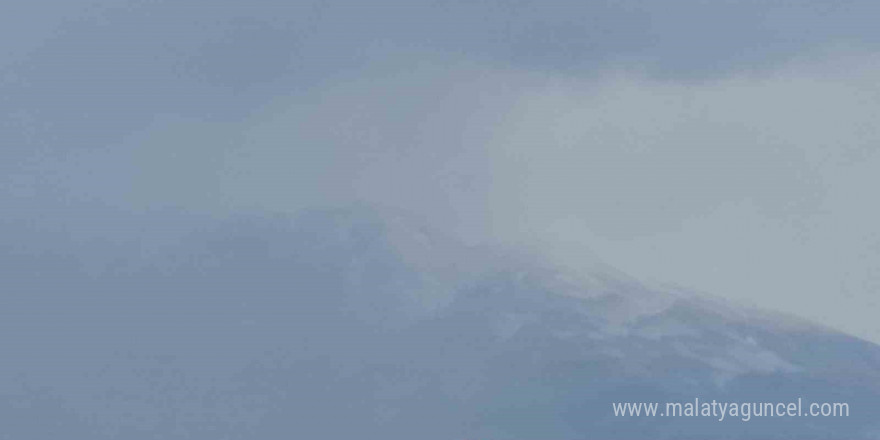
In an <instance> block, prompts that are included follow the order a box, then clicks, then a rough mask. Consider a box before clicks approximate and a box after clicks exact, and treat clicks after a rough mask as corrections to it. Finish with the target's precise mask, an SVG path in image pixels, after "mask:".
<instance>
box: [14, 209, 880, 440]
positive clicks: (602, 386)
mask: <svg viewBox="0 0 880 440" xmlns="http://www.w3.org/2000/svg"><path fill="white" fill-rule="evenodd" d="M126 222H128V223H131V222H132V219H127V220H126ZM138 222H141V224H143V225H145V227H144V228H143V229H137V230H134V231H128V232H124V233H121V234H120V235H117V236H115V238H113V239H109V238H106V236H104V238H103V239H102V238H101V237H102V235H101V234H96V235H94V236H91V237H86V238H82V237H80V238H79V239H77V240H67V241H65V240H66V239H65V238H63V237H70V236H73V235H72V234H66V233H63V232H62V233H59V234H57V235H53V236H52V237H53V238H52V240H46V239H45V236H46V235H45V233H44V232H41V231H34V230H33V229H29V228H28V227H21V229H22V230H21V233H20V234H17V235H16V236H14V237H13V236H10V237H9V238H10V241H9V243H11V244H10V245H8V246H7V247H6V248H4V255H3V261H4V262H6V263H9V264H7V265H6V266H5V267H7V268H14V269H15V270H7V272H6V273H4V276H5V277H6V279H7V280H9V281H10V286H12V287H11V288H10V289H9V290H7V291H6V293H4V295H3V299H4V306H3V308H2V313H3V316H2V323H3V324H2V326H3V332H2V336H0V343H2V347H3V350H4V356H3V359H5V360H6V362H4V364H3V365H2V366H0V371H2V373H3V375H2V377H3V379H2V380H0V392H2V394H3V396H4V399H3V400H2V402H0V417H2V419H3V420H4V421H11V422H4V423H5V425H4V429H3V431H4V433H3V434H2V435H5V436H6V437H5V438H16V439H18V438H52V437H57V436H59V435H64V436H66V437H71V436H74V437H83V438H86V437H88V438H97V439H100V438H127V439H134V440H137V439H148V438H163V439H173V438H193V439H202V438H204V439H209V438H210V439H216V438H282V437H285V438H353V437H358V438H392V439H397V438H399V439H408V438H422V439H450V438H482V439H536V438H541V439H583V438H602V439H610V438H627V439H633V438H877V436H878V433H880V425H878V424H877V423H876V420H878V419H877V417H876V414H875V413H872V411H874V410H875V409H876V408H877V403H878V399H880V397H878V396H880V347H877V346H876V345H873V344H870V343H867V342H864V341H861V340H858V339H856V338H852V337H849V336H846V335H843V334H840V333H836V332H834V331H831V330H828V329H825V328H822V327H820V326H816V325H813V324H810V323H808V322H805V321H801V320H798V319H795V318H790V317H785V316H781V315H776V314H773V313H767V312H762V311H757V310H749V309H745V308H742V307H738V306H735V305H730V304H726V303H724V302H722V301H720V300H717V299H712V298H708V297H704V296H700V295H697V294H692V293H688V292H684V291H678V290H668V289H665V290H664V289H655V288H652V287H650V286H646V285H643V284H642V283H639V282H638V281H636V280H633V279H631V278H628V277H626V276H624V275H621V274H619V273H617V272H614V271H611V270H606V269H604V268H602V267H600V266H596V267H587V268H584V270H583V271H578V272H576V273H573V272H572V271H570V270H563V269H560V268H556V267H554V266H553V265H551V264H548V263H546V262H543V261H542V260H541V259H539V258H536V257H533V256H530V255H528V254H525V253H520V252H517V251H512V250H510V249H502V248H483V249H472V248H467V247H464V246H461V245H458V244H456V243H455V242H454V241H453V240H450V239H449V238H446V237H444V236H442V235H441V234H437V233H435V232H432V231H429V230H427V229H425V228H422V227H420V226H418V225H416V224H415V222H413V221H412V220H411V219H407V218H405V217H403V216H397V215H390V214H387V213H380V212H378V211H374V210H370V209H358V210H313V211H308V212H305V213H303V214H301V215H299V216H297V217H295V218H293V219H290V218H286V217H283V216H278V217H267V216H259V217H257V216H254V217H239V218H235V219H227V220H223V221H220V220H214V219H207V218H192V217H189V216H187V215H186V214H181V213H177V214H168V213H164V214H160V215H158V217H157V218H152V217H149V218H144V219H141V220H138ZM151 224H152V225H166V226H167V225H188V226H185V227H184V226H180V228H181V229H180V230H177V231H171V230H170V229H169V228H167V227H166V228H165V229H162V230H158V231H157V230H150V228H149V227H148V225H151ZM145 231H146V232H145ZM41 237H43V238H41ZM87 263H88V264H87ZM798 397H803V398H804V399H805V400H808V401H817V402H822V401H829V402H847V403H849V405H850V407H851V415H850V417H848V418H837V419H835V418H803V419H790V418H789V419H783V418H753V419H751V420H750V421H748V422H744V421H740V420H731V419H730V418H729V419H728V420H725V421H723V422H718V421H716V419H714V418H712V417H701V418H659V417H655V418H648V417H641V418H635V417H614V415H613V412H612V402H637V401H648V402H651V401H657V402H687V401H693V399H694V398H700V399H701V400H703V401H709V400H711V399H717V400H718V401H735V402H755V401H757V402H764V401H769V402H777V401H782V402H788V401H792V400H797V398H798ZM40 421H45V422H40ZM2 435H0V438H4V437H3V436H2ZM872 435H873V436H874V437H871V436H872Z"/></svg>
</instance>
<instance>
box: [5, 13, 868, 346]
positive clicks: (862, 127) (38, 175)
mask: <svg viewBox="0 0 880 440" xmlns="http://www.w3.org/2000/svg"><path fill="white" fill-rule="evenodd" d="M62 5H63V7H62ZM17 8H18V10H16V11H15V12H14V13H12V14H4V18H3V22H2V23H3V25H2V26H0V28H2V29H3V41H4V42H3V45H2V49H3V55H2V58H0V66H2V75H0V81H2V83H0V84H2V90H3V93H2V96H3V98H2V100H0V111H2V112H3V113H4V117H3V121H2V123H0V124H2V125H0V129H2V132H0V142H2V150H0V204H2V206H3V212H4V216H6V220H5V221H6V223H7V224H10V223H16V222H22V223H37V224H39V223H41V222H49V223H53V222H54V223H59V222H60V223H65V222H67V223H69V224H71V225H78V226H76V227H73V228H72V229H76V230H77V231H79V232H78V233H81V234H84V236H102V235H106V234H109V232H108V231H113V230H124V229H126V225H125V224H119V223H118V219H117V220H113V222H111V220H108V219H104V218H99V217H95V216H93V215H91V213H93V212H95V211H94V208H95V207H98V206H100V207H103V208H111V209H114V210H119V211H122V212H127V213H130V214H135V215H137V214H138V213H144V212H150V211H155V210H163V209H179V210H184V211H187V212H191V213H195V214H196V215H205V216H217V217H226V216H234V215H236V214H241V213H251V214H253V213H262V214H260V215H263V214H265V215H269V214H273V215H274V214H278V213H281V214H290V213H295V212H297V211H299V210H301V209H303V208H306V207H313V206H326V205H333V206H340V205H341V206H344V205H352V204H366V205H377V206H383V207H387V208H390V209H394V210H398V211H401V212H406V213H408V215H412V216H414V217H417V218H419V219H421V220H422V221H424V222H425V223H427V224H429V225H431V226H432V227H435V228H438V229H442V230H444V231H445V232H446V233H448V234H450V235H453V236H456V237H458V238H459V239H460V240H462V241H463V242H465V243H486V242H502V243H509V244H516V245H523V246H529V247H533V248H537V249H539V250H540V251H541V252H542V253H544V254H546V255H547V256H549V257H550V258H554V259H556V260H558V261H560V262H562V263H564V264H566V265H569V266H573V267H575V268H577V267H578V266H579V265H581V264H588V261H589V260H591V259H592V258H594V256H593V255H595V256H598V258H599V259H602V260H605V261H606V262H608V263H609V264H610V265H612V266H615V267H617V268H619V269H621V270H623V271H625V272H628V273H630V274H632V275H634V276H636V277H639V278H643V279H646V280H650V281H653V282H658V283H675V284H678V285H683V286H689V287H693V288H696V289H700V290H704V291H707V292H709V293H711V294H714V295H720V296H724V297H727V298H731V299H734V300H736V301H742V302H747V303H753V304H756V305H759V306H763V307H769V308H774V309H778V310H782V311H786V312H790V313H794V314H798V315H801V316H805V317H808V318H811V319H815V320H817V321H819V322H821V323H824V324H826V325H829V326H832V327H836V328H839V329H842V330H844V331H847V332H850V333H852V334H855V335H857V336H860V337H863V338H867V339H870V340H873V341H875V342H880V326H878V324H877V322H876V316H877V315H878V313H880V305H878V303H877V301H876V299H875V298H876V293H877V290H878V289H880V272H878V269H877V268H880V233H878V230H877V227H876V226H875V225H876V224H880V207H878V205H877V204H876V203H873V200H874V198H876V196H875V195H874V192H875V188H878V187H880V177H878V176H880V173H878V172H877V170H878V169H880V155H878V153H877V148H876V145H877V144H878V140H880V129H878V127H877V124H876V120H877V116H878V110H880V89H878V87H877V85H876V78H877V77H878V76H880V58H878V56H877V55H876V47H877V40H878V35H880V34H878V33H877V32H876V31H874V30H872V28H871V26H869V25H870V23H868V17H871V16H872V12H876V10H875V9H876V6H875V5H874V4H873V3H870V2H849V3H841V4H840V5H839V6H835V7H834V8H832V7H830V6H820V5H808V4H807V3H805V4H804V5H800V6H798V5H788V4H784V3H781V2H780V3H774V4H772V5H767V4H765V3H763V2H761V3H758V2H755V3H750V2H736V3H733V2H730V3H728V2H719V3H717V4H716V3H713V4H712V5H709V4H704V3H702V2H679V3H677V6H676V7H675V8H671V9H668V10H667V9H666V8H665V7H664V8H662V10H661V7H660V6H655V5H653V3H651V4H643V3H640V2H622V3H617V4H612V3H608V4H605V3H588V4H584V5H582V4H581V3H579V2H565V1H560V2H555V3H554V4H553V5H545V4H544V3H541V4H540V5H539V4H530V3H528V2H524V3H522V4H518V6H509V5H507V4H505V3H502V2H482V3H479V4H470V3H458V2H448V3H445V4H443V5H441V4H435V3H429V2H425V3H421V2H414V3H408V4H407V5H397V4H394V3H393V2H380V3H377V4H373V5H371V6H370V7H366V6H357V5H353V4H345V3H344V2H330V3H327V2H296V3H294V4H288V3H285V2H269V1H266V2H255V3H253V4H242V5H236V4H235V3H234V2H212V3H210V4H208V3H206V2H200V1H190V2H173V3H172V2H151V3H143V2H130V3H121V2H99V1H94V2H82V4H81V5H76V6H73V5H72V4H71V3H67V2H64V3H61V2H50V1H46V2H41V3H35V4H34V5H33V6H25V5H21V6H17ZM694 16H696V17H702V18H703V20H700V19H694V18H693V17H694ZM719 16H724V17H729V23H730V24H729V25H727V26H729V28H727V27H725V28H722V29H716V28H714V27H710V26H708V25H706V24H701V23H705V20H706V19H707V17H719ZM873 16H876V15H873ZM828 17H831V18H835V17H837V18H838V21H841V22H844V21H845V22H847V23H850V25H848V26H846V27H843V26H838V27H835V26H832V25H826V24H827V23H834V22H835V21H833V20H831V18H828ZM588 24H589V25H588ZM123 218H125V217H123ZM59 219H61V220H59ZM105 222H106V223H105ZM134 227H135V226H134V225H132V228H134ZM137 227H140V226H137ZM16 230H17V229H15V228H13V227H7V228H6V230H5V232H4V233H3V236H4V240H9V241H10V242H14V241H15V240H16V239H17V238H16V237H15V236H14V231H16ZM0 232H2V231H0ZM110 237H111V238H110V239H111V240H112V239H113V238H112V234H110Z"/></svg>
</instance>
